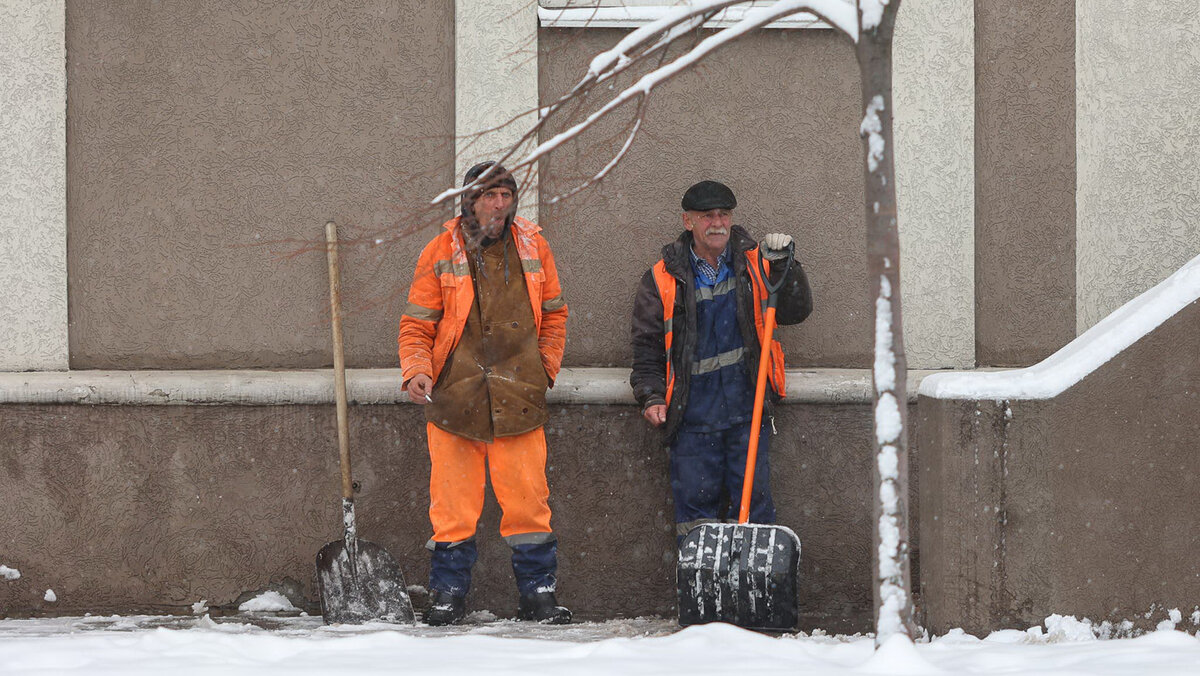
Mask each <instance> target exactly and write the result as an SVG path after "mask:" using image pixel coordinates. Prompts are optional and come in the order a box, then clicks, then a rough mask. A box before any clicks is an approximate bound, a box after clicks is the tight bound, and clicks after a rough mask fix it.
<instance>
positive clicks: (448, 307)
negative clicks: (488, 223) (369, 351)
mask: <svg viewBox="0 0 1200 676" xmlns="http://www.w3.org/2000/svg"><path fill="white" fill-rule="evenodd" d="M461 221H462V217H461V216H459V217H456V218H452V219H450V220H449V221H446V223H444V224H443V225H442V227H443V228H445V229H446V231H445V232H443V233H441V234H440V235H438V236H437V237H435V238H434V239H433V241H431V242H430V243H429V244H427V245H426V246H425V249H424V251H422V252H421V257H420V258H419V259H417V269H416V271H415V272H414V273H413V283H412V286H411V287H410V288H409V290H408V305H407V306H406V307H405V308H404V314H403V316H401V317H400V335H399V337H398V338H397V342H398V343H399V351H400V369H401V371H402V373H403V376H402V377H403V380H404V382H408V381H409V380H410V379H411V378H412V377H413V376H415V375H420V374H424V375H427V376H429V377H431V378H433V380H434V382H436V381H437V378H438V375H440V374H441V372H442V367H444V366H445V365H446V360H447V359H449V358H450V354H451V353H452V352H453V351H454V348H455V347H456V346H457V345H458V340H459V338H461V337H462V333H463V328H464V327H465V326H466V324H467V315H468V314H469V313H470V311H471V305H472V304H473V303H474V302H475V285H474V284H473V283H472V281H471V267H470V265H469V264H468V263H467V253H466V247H465V246H464V243H463V236H462V228H461V227H460V223H461ZM540 231H541V228H539V227H538V226H537V225H535V224H534V223H533V222H532V221H528V220H526V219H524V218H521V217H519V216H518V217H516V218H515V219H513V227H512V236H513V241H514V243H515V244H516V247H517V255H518V257H519V258H520V259H521V272H522V273H523V274H524V276H525V288H526V290H527V291H528V292H529V303H530V305H531V306H532V308H533V323H534V326H536V327H537V332H538V352H540V353H541V356H542V366H543V367H545V369H546V374H547V375H548V376H550V381H551V382H554V379H555V378H556V377H557V376H558V371H559V368H560V366H561V365H562V356H563V349H564V347H565V346H566V342H567V302H566V301H565V300H564V299H563V296H562V287H561V286H560V284H559V280H558V268H557V267H556V266H555V264H554V254H552V253H551V252H550V245H549V244H548V243H547V242H546V238H545V237H542V236H541V235H540V234H538V233H539V232H540Z"/></svg>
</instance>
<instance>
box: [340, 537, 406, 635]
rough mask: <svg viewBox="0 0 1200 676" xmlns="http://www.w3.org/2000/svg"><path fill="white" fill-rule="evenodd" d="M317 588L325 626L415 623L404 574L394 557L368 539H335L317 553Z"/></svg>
mask: <svg viewBox="0 0 1200 676" xmlns="http://www.w3.org/2000/svg"><path fill="white" fill-rule="evenodd" d="M317 586H318V587H320V590H321V614H322V616H323V617H324V619H325V624H361V623H363V622H393V623H397V624H413V623H414V622H415V621H416V617H415V616H414V615H413V607H412V601H411V600H410V599H409V598H408V587H406V586H405V584H404V575H403V574H402V573H401V572H400V566H399V565H397V563H396V560H395V559H393V558H392V555H391V554H388V553H387V550H385V549H384V548H383V547H380V546H379V545H377V544H374V543H372V542H368V541H366V540H355V544H354V546H353V548H348V547H347V546H346V541H345V540H335V541H333V542H330V543H329V544H327V545H325V546H324V547H322V548H321V551H319V552H317Z"/></svg>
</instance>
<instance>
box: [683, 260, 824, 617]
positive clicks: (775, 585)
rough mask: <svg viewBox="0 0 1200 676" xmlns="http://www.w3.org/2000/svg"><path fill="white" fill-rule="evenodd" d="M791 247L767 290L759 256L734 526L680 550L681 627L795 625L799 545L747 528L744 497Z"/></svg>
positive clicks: (780, 534) (775, 532) (703, 534)
mask: <svg viewBox="0 0 1200 676" xmlns="http://www.w3.org/2000/svg"><path fill="white" fill-rule="evenodd" d="M792 258H793V247H792V246H789V247H788V252H787V258H786V260H785V261H784V263H783V264H784V269H783V274H782V275H781V276H780V278H779V282H778V283H776V284H774V285H772V284H771V281H770V279H769V278H768V276H767V272H766V269H765V268H764V266H763V256H762V250H761V249H760V250H759V252H758V270H759V274H760V275H761V278H762V282H763V285H764V286H765V287H766V291H767V306H766V311H765V312H764V313H763V336H762V353H761V355H760V356H759V359H758V382H757V385H756V388H755V393H754V413H753V416H752V417H751V420H750V444H749V448H748V449H747V451H746V474H745V478H744V479H743V482H742V501H741V510H740V512H739V514H738V523H736V524H732V523H704V524H700V525H698V526H696V527H694V528H692V529H691V530H689V531H688V533H687V535H686V536H684V538H683V543H682V544H681V545H680V546H679V565H678V567H677V568H676V572H675V581H676V588H677V591H678V598H679V624H680V626H684V627H686V626H688V625H692V624H704V623H707V622H729V623H730V624H735V625H737V626H739V627H745V628H747V629H762V630H770V631H786V630H790V629H793V628H795V626H796V622H797V621H798V620H799V602H798V599H797V594H796V592H797V584H798V581H799V579H800V539H799V538H798V537H796V534H795V533H794V532H792V530H791V529H790V528H787V527H785V526H776V525H766V524H751V523H748V522H749V520H750V495H751V492H752V489H753V487H754V467H755V464H756V461H757V459H758V438H759V431H760V430H761V429H762V413H763V403H764V398H765V395H766V389H767V372H768V368H769V366H770V361H771V339H772V337H773V336H774V333H775V307H776V305H778V302H779V289H780V288H781V287H782V286H783V284H784V280H785V279H786V278H787V273H788V270H789V269H790V268H791V265H792Z"/></svg>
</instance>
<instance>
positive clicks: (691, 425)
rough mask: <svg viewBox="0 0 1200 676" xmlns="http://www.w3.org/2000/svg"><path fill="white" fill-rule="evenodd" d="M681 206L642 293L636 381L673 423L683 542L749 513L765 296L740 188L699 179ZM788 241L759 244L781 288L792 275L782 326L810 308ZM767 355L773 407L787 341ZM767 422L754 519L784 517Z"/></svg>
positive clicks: (657, 419) (637, 308)
mask: <svg viewBox="0 0 1200 676" xmlns="http://www.w3.org/2000/svg"><path fill="white" fill-rule="evenodd" d="M682 206H683V226H684V229H685V230H684V232H683V233H682V234H681V235H680V236H679V238H678V239H677V240H675V241H674V242H672V243H670V244H668V245H666V246H665V247H663V250H662V259H661V260H659V261H658V263H656V264H655V266H654V267H653V268H651V269H650V270H649V271H647V272H646V274H645V275H643V277H642V281H641V284H640V286H639V287H638V291H637V297H636V298H635V300H634V306H633V373H632V374H631V375H630V378H629V382H630V385H632V386H633V392H634V396H636V397H637V400H638V403H639V404H641V406H642V416H643V417H644V418H646V420H647V421H649V422H650V423H651V424H652V425H655V426H663V427H664V431H665V439H666V443H667V446H668V448H669V449H670V459H671V489H672V492H673V493H674V497H675V523H676V535H678V536H680V537H682V536H683V535H685V534H687V532H688V530H690V529H691V528H692V527H693V526H696V525H697V524H700V523H705V522H711V521H721V520H726V519H729V518H731V517H736V515H737V513H738V511H739V508H740V506H741V495H742V479H743V476H744V474H745V467H746V452H747V449H748V446H749V440H750V426H751V418H752V415H753V407H754V386H755V381H756V379H757V374H758V362H759V358H760V355H761V350H762V342H761V336H762V331H763V328H764V327H763V312H764V304H765V300H766V290H765V286H764V284H763V280H762V279H761V273H760V272H759V270H758V258H759V250H760V245H759V244H758V243H757V242H755V241H754V239H753V238H752V237H751V236H750V233H749V232H747V231H746V230H745V229H744V228H742V227H741V226H737V225H732V217H733V209H734V207H736V206H737V199H736V198H735V197H734V195H733V191H732V190H730V189H729V188H728V187H727V186H725V185H724V184H721V183H718V182H716V181H702V182H700V183H697V184H695V185H693V186H692V187H690V188H688V190H687V192H686V193H684V195H683V200H682ZM791 240H792V238H791V237H790V236H789V235H784V234H778V233H776V234H770V235H767V236H766V237H765V238H764V239H763V242H762V245H761V250H762V253H763V258H764V259H766V260H765V262H764V267H766V268H767V269H768V280H769V281H770V282H771V283H772V285H774V284H776V283H779V281H780V279H781V276H782V275H784V270H785V268H786V270H787V272H786V277H782V281H783V285H782V287H781V288H780V290H779V305H778V309H777V310H776V320H777V322H778V324H780V325H787V324H798V323H800V322H802V321H804V319H805V318H806V317H808V315H809V313H811V312H812V293H811V291H810V290H809V286H808V279H807V277H806V276H805V274H804V269H803V268H802V267H801V266H800V263H799V261H795V260H793V261H792V263H791V266H790V267H787V266H786V263H787V259H788V257H789V256H791V250H792V241H791ZM769 353H770V356H769V358H770V360H771V362H770V364H769V368H768V374H769V376H770V384H769V389H768V397H767V402H766V403H767V405H768V406H769V405H770V404H772V403H774V402H777V401H778V400H779V398H780V397H782V396H783V394H784V391H785V390H784V377H783V350H782V348H781V347H780V345H779V343H778V341H776V340H772V345H771V346H770V350H769ZM767 412H768V413H769V408H768V409H767ZM769 421H770V416H769V415H767V414H764V416H763V430H762V431H761V432H760V435H759V448H758V460H757V462H756V467H755V472H754V490H753V493H752V494H751V498H750V521H751V522H753V523H773V522H774V521H775V504H774V502H773V500H772V499H771V488H770V483H769V472H770V469H769V462H768V458H767V445H768V439H769V438H770V433H769V432H770V431H771V430H770V427H771V423H770V422H769ZM723 499H724V500H727V504H728V511H727V512H723V511H722V510H721V507H722V504H723Z"/></svg>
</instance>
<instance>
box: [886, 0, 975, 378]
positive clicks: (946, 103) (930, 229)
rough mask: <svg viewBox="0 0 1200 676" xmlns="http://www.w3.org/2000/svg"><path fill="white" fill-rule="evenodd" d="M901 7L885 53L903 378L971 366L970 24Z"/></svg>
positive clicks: (957, 5)
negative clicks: (906, 373)
mask: <svg viewBox="0 0 1200 676" xmlns="http://www.w3.org/2000/svg"><path fill="white" fill-rule="evenodd" d="M972 9H973V8H972V6H971V3H967V2H961V1H960V0H905V2H904V5H903V10H902V11H900V12H899V13H898V14H897V15H896V35H895V38H894V43H893V45H892V60H893V63H892V68H893V82H892V102H893V105H894V106H895V108H896V116H895V127H894V130H893V133H894V135H895V144H896V200H897V207H898V209H899V214H900V283H901V289H902V293H903V300H904V314H903V317H904V345H905V351H906V353H907V357H908V365H909V368H970V367H972V366H974V365H975V283H974V282H975V147H974V141H975V139H974V132H975V16H974V12H973V11H972Z"/></svg>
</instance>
